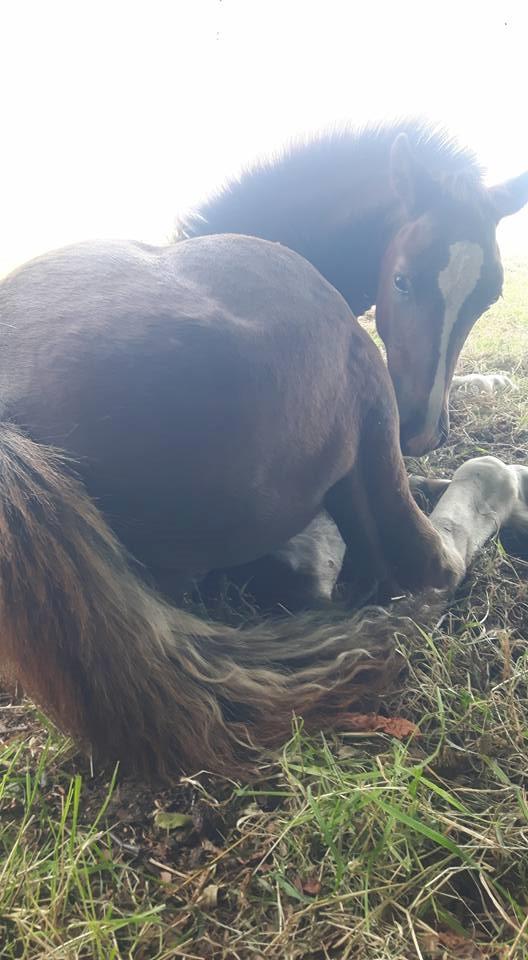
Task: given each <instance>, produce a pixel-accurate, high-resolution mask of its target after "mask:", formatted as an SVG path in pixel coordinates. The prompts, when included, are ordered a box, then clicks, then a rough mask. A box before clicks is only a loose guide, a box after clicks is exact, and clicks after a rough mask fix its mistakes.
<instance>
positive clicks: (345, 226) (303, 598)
mask: <svg viewBox="0 0 528 960" xmlns="http://www.w3.org/2000/svg"><path fill="white" fill-rule="evenodd" d="M527 202H528V171H527V172H525V173H522V174H521V175H520V176H517V177H515V178H513V179H512V180H508V181H506V182H504V183H501V184H497V185H495V186H493V187H487V186H486V184H485V183H484V177H483V171H482V168H481V167H480V166H479V164H478V163H477V160H476V158H475V156H474V155H473V153H472V152H471V151H470V150H468V149H466V148H464V147H462V146H461V145H460V144H458V143H457V142H456V141H455V140H454V139H453V138H452V137H451V136H450V135H449V134H448V133H447V132H446V131H444V130H441V129H439V128H437V127H434V126H432V125H431V124H428V123H426V122H424V121H423V120H419V119H416V118H414V119H413V118H409V119H406V120H400V121H398V122H396V123H389V124H382V125H373V126H367V127H363V128H360V129H354V128H353V127H345V128H343V129H341V130H332V131H330V132H327V133H321V134H320V135H318V136H316V137H315V138H313V139H311V140H307V141H305V142H302V141H299V142H296V143H294V144H292V145H291V146H290V147H289V148H286V149H284V150H283V151H282V152H281V153H279V154H275V155H274V156H272V157H271V158H269V159H267V160H266V159H264V160H262V161H261V162H259V163H257V164H255V165H254V166H253V167H251V168H249V169H247V170H245V171H242V173H241V174H240V176H239V177H238V178H236V179H233V180H232V181H231V182H229V183H227V184H225V185H223V186H222V187H221V188H220V189H219V190H218V192H216V193H215V194H214V195H212V196H211V197H210V198H209V199H208V200H206V201H205V202H204V203H202V204H201V205H200V206H199V208H198V209H197V211H196V212H195V213H194V214H191V215H190V216H188V217H187V218H186V219H183V220H181V221H180V223H179V225H178V230H177V234H176V235H177V237H178V238H181V237H184V236H186V237H193V236H194V237H196V236H204V235H206V234H215V233H216V234H218V233H244V234H250V235H252V236H256V237H262V238H264V239H267V240H274V241H279V242H280V243H283V244H285V245H286V246H288V247H290V248H291V249H292V250H296V251H297V252H298V253H300V254H302V255H303V256H304V257H306V259H307V260H309V261H310V263H312V264H314V266H316V267H317V269H318V270H320V271H321V273H322V274H323V276H325V277H326V278H327V279H328V280H329V281H330V282H331V283H332V284H333V286H334V287H336V289H337V290H339V291H340V293H342V295H343V296H344V297H345V299H346V300H347V302H348V304H349V306H350V307H351V309H352V310H353V311H354V312H355V313H356V314H362V313H364V311H365V310H366V309H368V308H371V307H372V305H373V304H375V308H376V309H375V320H376V327H377V330H378V333H379V335H380V337H381V339H382V340H383V342H384V344H385V348H386V352H387V363H388V367H389V372H390V374H391V377H392V381H393V384H394V388H395V391H396V399H397V402H398V408H399V413H400V433H401V444H402V449H403V452H404V453H408V454H410V455H412V456H420V455H421V454H423V453H426V452H428V451H430V450H433V449H434V448H435V447H437V446H439V445H440V444H442V443H443V442H444V441H445V439H446V437H447V435H448V432H449V404H448V397H449V390H450V386H451V381H452V375H453V371H454V369H455V365H456V361H457V358H458V356H459V353H460V350H461V347H462V345H463V343H464V341H465V339H466V337H467V336H468V334H469V332H470V331H471V329H472V327H473V325H474V324H475V322H476V321H477V320H478V318H479V317H480V316H481V314H482V313H483V312H484V311H485V310H486V309H487V307H489V305H490V304H491V303H493V302H494V301H495V300H496V299H497V298H498V297H499V296H500V293H501V289H502V279H503V270H502V264H501V260H500V254H499V250H498V246H497V241H496V227H497V224H498V223H499V222H500V221H501V220H502V219H503V218H504V217H509V216H512V215H514V214H515V213H517V212H518V211H519V210H521V208H522V207H523V206H524V205H525V204H526V203H527ZM455 385H456V386H457V387H459V386H462V387H463V389H467V390H469V391H471V392H473V391H475V390H486V391H492V390H494V389H497V388H505V387H508V386H510V385H511V381H509V380H508V378H506V377H505V376H504V375H500V374H499V375H483V374H481V375H478V376H477V375H467V376H462V377H456V378H455ZM307 534H308V536H309V538H310V540H311V545H310V546H309V548H307V545H308V542H309V541H308V539H307V537H304V538H303V539H302V540H297V541H294V542H293V543H290V544H288V545H287V546H285V547H283V549H282V550H281V553H280V554H279V555H275V556H273V557H270V558H268V560H267V561H264V560H263V559H261V560H260V561H259V563H258V564H257V565H252V566H251V567H249V568H246V569H240V568H237V569H236V570H229V571H228V576H229V577H230V578H232V579H235V580H236V581H237V582H239V583H241V584H244V583H246V582H247V583H248V584H249V590H250V592H253V593H254V594H255V595H256V596H257V597H258V599H259V600H262V601H264V602H265V603H269V602H270V599H271V598H273V596H274V591H273V590H272V587H273V584H274V583H275V584H277V583H279V584H281V585H282V587H283V589H282V591H281V600H282V601H283V602H284V603H285V604H286V606H288V607H289V608H291V609H294V608H296V607H298V606H302V605H304V604H305V603H306V602H307V601H308V600H311V601H313V600H316V599H317V598H319V597H320V596H324V595H327V593H328V582H329V578H328V569H327V568H325V565H324V563H325V557H328V552H329V547H330V546H331V543H332V542H333V541H335V540H336V534H335V530H334V532H333V534H331V535H329V528H328V523H327V520H326V519H325V518H321V519H320V520H319V521H316V522H315V523H314V524H313V525H312V526H311V527H310V529H309V530H308V531H307ZM340 551H341V544H340V542H339V540H337V547H336V549H334V550H333V552H332V553H331V556H330V559H331V560H332V563H333V565H334V567H333V568H330V569H335V568H336V567H337V566H338V564H339V557H340ZM208 586H209V585H206V588H207V587H208Z"/></svg>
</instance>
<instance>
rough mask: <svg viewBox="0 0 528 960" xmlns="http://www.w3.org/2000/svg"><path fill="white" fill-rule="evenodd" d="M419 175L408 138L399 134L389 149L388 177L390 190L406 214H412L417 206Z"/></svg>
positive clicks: (404, 134) (403, 134)
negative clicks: (399, 201) (389, 178)
mask: <svg viewBox="0 0 528 960" xmlns="http://www.w3.org/2000/svg"><path fill="white" fill-rule="evenodd" d="M420 173H421V172H420V168H419V165H418V163H417V161H416V159H415V157H414V154H413V152H412V148H411V144H410V143H409V137H408V136H407V134H406V133H399V134H398V136H397V137H396V139H395V141H394V143H393V144H392V147H391V152H390V177H391V184H392V189H393V190H394V193H395V194H396V196H397V197H398V199H399V200H401V202H402V204H403V206H404V207H405V209H406V211H407V213H412V211H413V210H414V209H415V208H416V206H417V205H418V194H419V192H420V179H421V176H420Z"/></svg>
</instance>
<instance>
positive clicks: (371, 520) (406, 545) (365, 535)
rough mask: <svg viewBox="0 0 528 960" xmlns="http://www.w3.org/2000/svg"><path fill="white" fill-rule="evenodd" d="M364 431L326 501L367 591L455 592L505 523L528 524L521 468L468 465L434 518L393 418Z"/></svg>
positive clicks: (485, 462) (484, 461)
mask: <svg viewBox="0 0 528 960" xmlns="http://www.w3.org/2000/svg"><path fill="white" fill-rule="evenodd" d="M363 434H364V436H365V440H364V441H362V443H361V445H360V449H359V451H358V457H357V458H356V463H355V465H354V468H353V469H352V471H351V472H350V473H349V474H348V475H347V476H346V477H344V478H343V479H342V480H341V481H340V482H339V483H338V484H336V486H335V487H333V488H332V490H330V492H329V494H328V495H327V498H326V507H327V509H328V511H329V513H330V515H331V516H332V517H333V518H334V520H335V522H336V523H337V526H338V528H339V530H340V533H341V535H342V537H343V539H344V541H345V543H346V545H347V549H348V556H347V571H352V572H353V571H357V570H360V571H363V582H362V584H361V585H362V586H363V587H365V586H367V585H368V583H371V584H373V583H378V584H379V585H380V586H382V587H383V588H384V590H386V591H387V592H388V593H389V595H390V594H392V593H394V592H395V591H398V590H411V591H416V590H420V589H425V588H427V587H435V588H439V589H452V588H453V587H455V586H456V585H457V584H458V583H459V582H460V580H461V579H462V578H463V577H464V575H465V573H466V570H467V568H468V565H469V564H470V563H471V561H472V559H473V557H474V555H475V553H476V552H477V550H479V549H480V548H481V547H482V546H483V544H484V543H485V542H486V540H488V539H489V538H490V537H491V536H493V535H494V533H496V532H497V531H498V530H499V529H500V527H501V526H502V525H503V524H510V525H515V526H516V527H517V529H520V528H521V527H522V525H523V523H525V524H528V510H527V508H526V501H525V498H524V487H523V482H524V474H523V473H522V471H521V472H520V471H519V468H514V467H507V466H506V465H505V464H503V463H501V461H500V460H496V459H495V458H493V457H481V458H478V459H475V460H471V461H468V463H466V464H464V465H463V466H462V467H460V468H459V469H458V470H457V471H456V473H455V474H454V477H453V479H452V481H451V483H450V484H449V486H448V487H447V490H446V492H445V493H444V494H443V496H442V497H441V498H440V500H439V502H438V504H437V506H436V507H435V509H434V510H433V513H432V514H431V517H430V518H428V517H426V516H425V515H424V514H423V513H422V512H421V511H420V509H419V508H418V506H417V505H416V503H415V502H414V500H413V497H412V494H411V490H410V486H409V481H408V478H407V475H406V473H405V468H404V464H403V458H402V456H401V453H400V450H399V446H398V444H397V441H396V440H395V430H394V426H393V424H392V423H391V421H390V418H388V419H387V418H386V419H385V421H384V420H383V417H382V416H381V417H380V416H379V413H376V415H375V416H373V417H372V422H371V423H370V424H369V425H368V429H365V430H364V431H363ZM525 486H526V488H527V490H528V480H526V483H525Z"/></svg>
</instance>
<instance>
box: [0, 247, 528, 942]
mask: <svg viewBox="0 0 528 960" xmlns="http://www.w3.org/2000/svg"><path fill="white" fill-rule="evenodd" d="M460 369H461V370H462V371H463V372H472V371H473V370H476V369H478V370H482V371H490V372H492V371H498V370H500V371H506V372H508V373H511V375H512V377H513V378H514V379H515V382H516V384H517V387H518V389H517V391H516V392H513V393H512V392H506V393H502V394H496V395H491V396H490V395H479V396H474V395H472V394H469V393H468V394H464V393H457V394H456V395H454V396H453V399H452V403H451V410H452V425H451V434H450V437H449V441H448V444H447V445H446V446H445V447H444V448H443V449H442V450H440V451H438V452H435V453H433V454H430V455H428V456H426V457H424V458H422V459H421V460H420V461H412V460H410V461H409V467H410V469H411V471H415V472H420V473H423V474H426V475H429V476H445V475H450V474H451V473H452V472H453V470H454V469H455V467H456V466H458V465H459V464H460V463H462V462H463V461H464V460H465V459H467V458H468V457H470V456H474V455H476V454H480V453H490V452H491V453H495V454H496V455H497V456H499V457H501V458H502V459H504V460H506V461H510V462H514V461H516V462H527V459H528V262H523V261H521V260H515V261H510V262H507V263H506V283H505V288H504V298H503V299H502V300H500V301H499V302H498V303H497V304H495V305H494V306H493V308H492V309H491V310H490V311H489V312H488V313H487V314H486V315H485V316H484V317H483V318H482V319H481V320H480V321H479V322H478V323H477V325H476V327H475V328H474V330H473V332H472V334H471V336H470V339H469V340H468V342H467V344H466V345H465V347H464V350H463V355H462V361H461V364H460ZM527 574H528V568H527V567H526V564H525V563H524V562H523V561H522V560H520V559H513V558H512V557H510V556H508V554H507V553H506V552H505V550H504V548H503V546H502V545H501V544H500V543H499V542H495V543H493V544H491V545H490V546H489V547H488V548H487V549H486V551H485V552H484V553H483V554H482V556H481V558H480V559H479V561H478V563H477V565H476V566H475V567H474V569H473V570H472V572H471V574H470V576H469V577H468V579H467V580H466V582H465V584H464V586H463V588H462V590H461V591H460V592H459V594H458V596H457V599H456V601H455V602H454V603H453V605H452V607H451V608H450V611H449V613H448V614H446V615H445V616H444V617H443V618H442V620H441V621H440V622H439V623H438V624H437V625H436V626H435V627H434V629H432V630H430V629H428V630H425V629H424V630H423V631H422V633H421V634H420V636H419V638H417V639H415V640H413V641H412V643H411V644H410V643H408V642H406V640H405V638H404V637H401V638H400V657H401V662H402V675H401V682H400V683H399V686H398V688H397V689H396V690H395V691H393V692H391V693H390V695H388V696H387V697H386V698H385V699H384V700H383V702H382V703H381V704H379V705H378V707H377V710H378V712H379V714H382V715H384V716H385V717H387V718H392V719H394V718H397V719H398V720H401V721H405V722H401V723H393V724H392V726H391V725H390V724H389V725H388V727H387V729H388V730H389V732H385V731H384V729H383V724H379V726H381V729H378V730H375V731H373V730H372V729H370V730H369V729H368V727H369V726H370V727H372V726H373V725H375V724H374V723H373V722H372V721H371V720H370V721H369V720H368V719H367V720H366V721H365V722H362V720H361V718H358V719H357V721H356V728H354V725H353V724H352V723H350V724H348V725H347V729H346V730H344V731H342V732H337V733H336V734H335V735H332V736H326V737H323V736H318V737H313V738H307V737H306V736H305V735H304V734H303V730H302V722H301V721H298V722H294V724H293V726H292V735H291V739H290V741H289V742H288V743H287V744H286V745H285V746H284V750H283V751H282V753H281V755H280V756H277V757H273V758H270V759H269V762H267V763H266V764H263V765H262V769H261V776H260V779H259V780H258V781H257V782H254V783H253V784H252V785H251V786H250V787H247V786H246V787H241V786H240V785H239V784H237V783H236V782H234V781H233V782H231V781H229V780H226V779H224V780H220V779H218V778H216V779H212V778H208V777H206V776H200V777H196V778H192V779H182V781H181V783H180V784H179V785H176V786H175V787H173V788H172V789H167V790H155V789H148V788H146V787H145V786H144V785H142V784H138V783H132V782H131V781H123V782H120V781H119V777H118V775H117V774H115V773H114V774H113V773H112V771H108V770H107V771H101V770H93V769H91V766H90V763H89V761H88V760H86V759H85V758H84V757H82V756H80V755H79V754H78V753H77V752H76V750H75V748H74V747H73V746H72V744H71V743H70V742H69V741H67V740H65V739H64V738H62V737H61V736H59V735H58V734H57V733H56V731H54V730H53V729H52V728H51V727H50V725H49V723H48V722H47V721H45V720H44V719H43V717H42V716H41V715H40V714H38V713H37V711H36V710H35V709H34V708H33V707H32V706H31V705H29V704H28V703H26V702H22V703H20V702H18V701H17V700H16V698H13V697H9V696H7V695H6V696H5V697H4V698H3V700H2V701H0V955H1V956H2V957H3V958H6V960H14V958H23V960H35V958H40V957H42V958H46V960H52V958H53V960H81V958H86V960H88V958H90V960H91V958H98V960H110V958H134V960H169V958H172V957H181V958H188V960H192V958H215V960H216V958H218V960H237V958H240V960H244V958H255V960H257V958H259V957H261V958H264V957H265V958H274V960H275V958H276V960H309V958H313V960H316V958H317V960H319V958H320V960H326V958H330V957H337V958H349V957H350V958H353V960H411V958H413V960H414V958H419V960H444V958H445V960H463V958H471V960H513V958H522V957H528V899H527V898H528V792H527V786H528V781H527V776H528V654H527V652H526V637H527V635H528V580H527ZM243 616H247V617H248V618H249V617H252V616H255V611H254V609H253V607H252V606H251V604H249V603H247V602H246V601H245V600H244V598H242V600H241V608H240V609H239V610H238V611H233V617H234V618H235V619H238V620H240V618H241V617H243ZM386 726H387V725H386ZM365 727H367V729H365ZM396 734H397V735H396Z"/></svg>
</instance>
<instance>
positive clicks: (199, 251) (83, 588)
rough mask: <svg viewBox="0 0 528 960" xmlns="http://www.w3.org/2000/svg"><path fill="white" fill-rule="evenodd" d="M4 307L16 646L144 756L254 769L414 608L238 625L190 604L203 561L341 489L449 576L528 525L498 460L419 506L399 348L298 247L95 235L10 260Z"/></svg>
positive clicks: (386, 573)
mask: <svg viewBox="0 0 528 960" xmlns="http://www.w3.org/2000/svg"><path fill="white" fill-rule="evenodd" d="M0 321H1V324H0V331H1V334H0V335H1V338H2V350H1V352H0V403H1V411H0V416H1V420H2V425H1V427H0V616H1V623H2V629H1V632H0V665H1V666H2V667H3V669H4V671H9V672H10V674H11V675H15V676H16V677H17V678H19V679H20V680H21V682H22V683H23V685H24V686H25V688H26V689H27V690H28V691H29V692H30V694H31V695H32V696H33V697H34V698H35V699H36V700H37V701H38V702H40V703H41V704H42V705H43V706H44V707H45V708H46V709H48V710H49V712H50V714H51V715H52V716H53V717H54V718H55V719H56V720H57V722H58V723H59V724H60V725H61V727H63V728H65V729H67V730H70V731H72V732H73V733H74V734H75V735H77V736H78V737H80V738H81V739H83V740H86V741H88V742H90V743H91V744H93V746H94V747H95V748H96V749H97V751H98V752H99V753H102V754H104V755H106V756H109V757H111V758H116V759H117V758H119V759H121V760H123V762H124V763H125V764H126V765H127V766H130V767H132V768H135V769H137V770H139V771H141V772H143V773H150V774H166V775H171V774H174V773H176V772H177V771H178V770H180V769H181V768H182V767H183V768H186V769H190V768H196V767H197V766H207V767H209V768H211V769H215V770H225V771H228V772H230V773H233V772H234V771H235V770H243V769H247V768H248V766H250V765H251V762H252V761H253V759H254V757H255V755H256V750H258V749H259V748H262V747H263V746H268V745H272V744H275V743H278V742H280V741H281V739H283V738H284V737H286V736H287V735H288V733H289V729H290V723H291V717H292V713H294V712H295V713H297V714H301V715H303V716H304V718H305V721H306V723H307V725H308V726H309V727H311V728H314V727H318V726H322V725H326V724H330V723H331V722H332V718H335V717H336V715H338V714H339V711H341V710H343V709H344V708H345V707H346V706H348V705H349V704H350V703H351V702H354V700H356V699H357V697H358V696H360V695H362V694H364V692H365V691H368V690H372V689H373V688H374V687H375V683H376V678H377V677H378V678H380V677H383V675H384V673H385V671H386V667H387V665H388V663H389V662H390V652H391V639H392V636H393V633H394V631H395V629H399V630H401V629H402V628H403V627H404V626H405V621H403V622H402V621H401V619H398V618H396V617H394V616H393V615H390V614H387V613H380V612H371V613H369V615H368V616H367V617H365V618H364V619H363V620H361V619H359V618H358V617H350V616H349V617H345V616H344V615H341V619H340V620H337V619H336V618H335V617H334V618H333V619H330V618H328V617H327V618H326V622H324V621H323V620H322V619H321V615H320V614H319V615H316V614H313V615H308V616H304V617H300V618H291V619H290V620H287V621H285V622H283V623H282V624H271V623H268V624H264V623H263V624H261V625H260V626H255V627H252V628H249V629H247V630H243V631H238V632H237V631H236V630H233V629H231V628H229V627H226V626H222V625H219V624H211V623H206V622H204V621H201V620H199V619H197V618H196V617H194V616H191V615H189V614H188V613H184V612H182V611H181V610H178V609H177V608H176V607H174V606H172V605H171V604H170V603H169V594H170V593H171V592H173V593H174V592H177V590H178V589H179V588H180V587H181V585H182V583H183V582H184V580H185V579H186V578H188V577H189V576H196V575H200V574H203V573H205V572H207V570H210V569H212V568H215V567H225V566H228V565H230V564H236V563H243V562H246V561H248V560H252V559H254V558H257V557H259V556H261V555H263V554H265V553H266V552H268V551H271V550H274V549H276V548H278V547H279V546H280V545H281V544H282V543H284V542H285V541H286V540H288V538H289V537H291V536H292V535H294V534H297V533H299V532H300V531H302V530H303V528H305V527H306V526H307V524H309V522H310V521H311V519H312V518H313V517H314V516H315V515H316V514H317V513H318V511H320V510H321V508H322V507H326V509H327V510H328V511H329V513H330V515H331V516H332V517H333V519H334V521H335V522H336V523H337V525H338V528H339V530H340V532H341V535H342V537H343V539H344V540H345V542H346V544H347V546H348V547H349V551H350V554H351V558H352V560H354V559H355V560H356V562H357V563H358V565H360V567H361V570H362V572H364V571H365V570H367V569H368V570H369V573H370V577H371V578H372V579H376V580H378V581H383V582H384V583H385V584H386V585H387V589H388V590H389V591H390V590H394V589H397V590H398V591H401V590H411V591H416V592H418V593H421V592H422V591H424V590H426V589H428V588H437V589H438V590H440V591H444V592H445V591H447V590H449V589H450V588H452V587H454V586H455V585H456V584H457V583H458V582H459V580H460V579H461V578H462V577H463V576H464V573H465V570H466V568H467V565H468V563H469V562H470V561H471V559H472V557H473V555H474V553H475V551H476V550H477V549H478V548H479V547H480V546H481V545H482V543H484V541H485V540H486V539H487V538H488V537H489V536H491V535H492V534H493V533H494V532H495V531H496V530H497V529H499V528H500V526H501V525H502V524H504V523H508V524H510V525H513V526H514V527H516V528H523V525H526V518H527V517H528V510H527V508H526V505H525V494H526V489H525V488H526V482H527V476H526V471H525V470H523V469H522V468H510V467H507V466H505V465H504V464H502V463H501V462H500V461H498V460H494V459H493V458H482V459H479V460H475V461H470V462H469V463H468V464H466V465H465V466H464V467H462V468H461V469H460V470H458V471H457V473H456V474H455V476H454V479H453V480H452V483H451V485H450V486H449V487H448V489H447V492H446V493H445V494H444V495H443V496H442V498H441V499H440V501H439V504H438V506H437V507H436V509H435V511H434V512H433V514H432V517H431V519H427V518H426V517H425V516H424V515H423V514H422V513H421V512H420V510H419V509H418V507H417V506H416V505H415V502H414V500H413V498H412V496H411V492H410V488H409V483H408V480H407V476H406V472H405V469H404V464H403V461H402V456H401V453H400V446H399V430H398V415H397V406H396V401H395V397H394V392H393V388H392V384H391V381H390V378H389V376H388V373H387V371H386V368H385V366H384V364H383V361H382V359H381V356H380V354H379V352H378V350H377V349H376V347H375V345H374V344H373V342H372V340H371V339H370V338H369V336H368V335H367V334H366V333H365V332H364V331H363V330H362V329H361V327H360V326H359V324H358V323H357V322H356V320H355V318H354V317H353V315H352V314H351V312H350V310H349V308H348V306H347V305H346V303H345V301H344V300H343V299H342V297H341V296H340V294H339V293H337V292H336V291H335V290H334V289H333V288H332V287H331V286H330V284H329V283H327V282H326V281H325V280H324V279H323V278H322V277H321V276H320V275H319V274H318V273H317V271H316V270H315V269H314V268H313V267H312V266H311V265H310V264H308V263H307V262H306V261H305V260H303V259H302V258H301V257H299V256H298V255H297V254H296V253H293V252H292V251H290V250H288V249H286V248H285V247H282V246H280V245H278V244H271V243H267V242H265V241H262V240H257V239H254V238H245V237H240V236H238V237H237V236H220V237H210V238H203V239H197V240H190V241H189V242H185V243H179V244H176V245H174V246H171V247H166V248H159V249H158V248H153V247H147V246H145V245H142V244H135V243H117V242H116V243H109V242H108V243H107V242H103V243H90V244H81V245H78V246H74V247H71V248H68V249H65V250H62V251H58V252H56V253H51V254H48V255H46V256H44V257H41V258H39V259H37V260H35V261H33V262H31V263H28V264H27V265H26V266H24V267H22V268H21V269H19V270H18V271H16V272H15V273H14V274H12V275H11V276H10V277H8V278H7V279H6V280H4V281H3V283H2V284H1V285H0ZM57 447H59V448H61V449H62V451H65V454H66V456H64V454H61V453H59V452H58V451H57V449H56V448H57ZM70 458H73V459H74V461H75V464H76V467H75V469H76V470H77V472H78V476H76V475H75V474H74V473H73V472H72V471H73V463H72V460H71V459H70ZM153 586H154V587H158V590H159V591H160V592H156V591H155V590H154V589H153ZM161 591H163V592H164V593H165V595H166V599H163V598H162V595H161ZM423 603H424V600H423V597H422V599H419V598H418V599H417V600H416V603H415V605H414V606H412V605H411V607H410V609H411V610H412V609H414V610H416V611H420V609H421V607H423ZM422 612H423V611H422Z"/></svg>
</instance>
